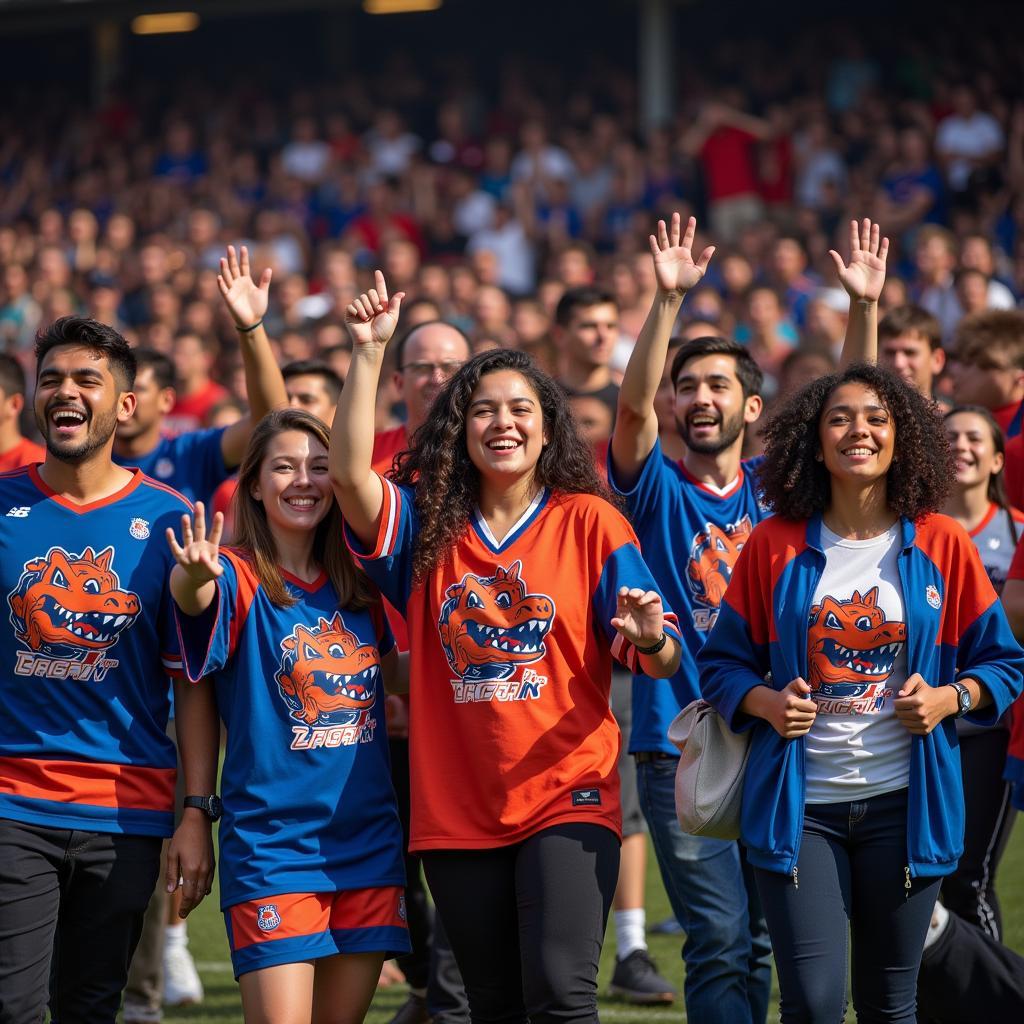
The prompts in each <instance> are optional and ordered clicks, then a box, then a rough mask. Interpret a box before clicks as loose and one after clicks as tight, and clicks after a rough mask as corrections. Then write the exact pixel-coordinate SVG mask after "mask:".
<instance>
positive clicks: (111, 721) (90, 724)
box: [0, 466, 189, 836]
mask: <svg viewBox="0 0 1024 1024" xmlns="http://www.w3.org/2000/svg"><path fill="white" fill-rule="evenodd" d="M187 511H189V505H188V502H187V501H186V500H185V499H184V498H183V497H182V496H181V495H180V494H178V493H176V492H175V491H172V490H171V489H170V488H169V487H165V486H164V485H163V484H160V483H157V482H156V481H155V480H150V479H149V478H148V477H146V476H144V475H143V474H142V473H141V472H139V471H136V472H135V473H134V475H133V476H132V478H131V481H130V482H129V483H128V485H127V486H125V487H124V488H122V489H121V490H120V491H118V492H117V493H116V494H113V495H111V496H110V497H109V498H106V499H104V500H102V501H97V502H93V503H91V504H89V505H75V504H74V503H73V502H70V501H68V500H66V499H64V498H62V497H61V496H59V495H57V494H54V492H53V491H52V490H51V489H50V488H49V487H47V486H46V484H45V483H44V482H43V481H42V479H41V478H40V476H39V473H38V471H37V468H36V467H35V466H29V467H26V468H24V469H19V470H15V471H14V472H12V473H7V474H5V475H4V476H2V477H0V587H2V591H0V592H2V594H3V596H4V602H5V608H4V610H5V612H6V614H7V628H6V629H4V630H2V631H0V665H2V670H0V689H2V698H0V699H2V701H3V714H0V817H3V818H12V819H14V820H16V821H24V822H29V823H32V824H37V825H46V826H50V827H53V828H67V829H84V830H92V831H97V832H126V833H133V834H138V835H158V836H169V835H170V834H171V830H172V827H173V808H174V777H175V765H176V755H175V750H174V744H173V743H171V741H170V740H169V739H168V737H167V734H166V728H167V710H168V701H167V674H168V673H176V672H180V668H181V660H180V656H179V654H178V641H177V634H176V632H175V629H174V618H173V614H172V609H171V598H170V594H169V593H168V590H167V578H168V574H169V573H170V569H171V566H172V565H173V561H174V560H173V557H172V556H171V553H170V550H169V549H168V547H167V544H166V542H165V540H164V531H165V530H166V529H167V527H168V526H175V527H176V526H177V525H178V524H179V523H180V521H181V516H182V514H183V513H185V512H187Z"/></svg>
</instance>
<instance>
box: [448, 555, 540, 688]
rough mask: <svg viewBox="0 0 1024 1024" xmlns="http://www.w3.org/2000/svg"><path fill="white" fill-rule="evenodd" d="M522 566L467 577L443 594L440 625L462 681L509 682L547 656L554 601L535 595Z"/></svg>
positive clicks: (450, 659) (513, 565)
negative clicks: (522, 667)
mask: <svg viewBox="0 0 1024 1024" xmlns="http://www.w3.org/2000/svg"><path fill="white" fill-rule="evenodd" d="M521 569H522V562H513V563H512V565H510V566H509V567H508V568H507V569H504V568H502V567H501V566H498V567H497V569H496V570H495V573H494V575H493V576H474V575H473V574H472V573H466V575H465V576H463V577H462V582H461V583H453V584H452V585H451V586H450V587H449V588H448V589H447V591H445V602H444V604H442V605H441V613H440V615H439V616H438V620H437V630H438V632H439V633H440V635H441V644H442V645H443V647H444V653H445V656H446V657H447V658H448V664H449V665H450V666H451V669H452V671H453V672H454V673H456V675H458V676H459V677H460V678H462V679H507V678H508V677H509V676H511V675H512V673H513V672H515V670H516V666H517V665H529V664H530V663H531V662H534V661H540V659H541V658H543V657H544V654H545V647H544V637H545V636H547V634H548V631H549V630H550V629H551V626H552V624H553V622H554V620H555V602H554V601H552V600H551V598H550V597H548V596H547V595H546V594H531V593H529V592H528V589H527V586H526V581H525V580H522V579H520V578H519V571H520V570H521Z"/></svg>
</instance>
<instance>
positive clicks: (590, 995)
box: [422, 823, 619, 1024]
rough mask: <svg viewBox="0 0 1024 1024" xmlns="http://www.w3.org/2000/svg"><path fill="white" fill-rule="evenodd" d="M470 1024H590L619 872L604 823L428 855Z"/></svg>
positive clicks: (431, 879) (615, 845)
mask: <svg viewBox="0 0 1024 1024" xmlns="http://www.w3.org/2000/svg"><path fill="white" fill-rule="evenodd" d="M422 859H423V867H424V870H425V871H426V875H427V882H428V883H429V885H430V891H431V893H432V894H433V897H434V903H435V905H436V907H437V912H438V913H439V914H440V915H441V918H442V920H443V921H444V927H445V931H446V932H447V933H448V937H449V939H450V940H451V945H452V949H453V950H454V952H455V959H456V960H457V961H458V964H459V968H460V969H461V971H462V977H463V979H464V981H465V983H466V995H467V996H468V997H469V1008H470V1014H471V1017H472V1020H473V1022H474V1024H525V1022H526V1021H530V1022H531V1024H554V1022H556V1021H557V1022H559V1024H564V1022H567V1021H573V1022H579V1024H594V1022H596V1021H597V1019H598V1018H597V968H598V963H599V962H600V959H601V944H602V942H603V941H604V930H605V924H606V923H607V920H608V910H609V908H610V907H611V902H612V896H613V894H614V893H615V884H616V881H617V879H618V873H619V840H618V837H617V836H616V835H615V833H614V832H612V831H610V830H609V829H607V828H605V827H604V826H602V825H594V824H583V823H581V824H566V825H554V826H552V827H551V828H547V829H544V830H543V831H541V832H538V833H537V834H536V835H533V836H530V837H529V838H528V839H525V840H523V842H521V843H516V844H515V845H513V846H503V847H499V848H498V849H490V850H433V851H429V852H424V853H423V855H422Z"/></svg>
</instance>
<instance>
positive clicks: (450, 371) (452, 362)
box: [402, 359, 466, 380]
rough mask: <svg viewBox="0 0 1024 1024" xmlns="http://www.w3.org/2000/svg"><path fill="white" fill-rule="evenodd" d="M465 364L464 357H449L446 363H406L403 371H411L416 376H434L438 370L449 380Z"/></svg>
mask: <svg viewBox="0 0 1024 1024" xmlns="http://www.w3.org/2000/svg"><path fill="white" fill-rule="evenodd" d="M465 365H466V361H465V360H464V359H449V360H448V362H446V363H406V364H405V366H403V367H402V373H411V374H412V375H413V376H414V377H433V376H434V371H435V370H437V371H439V372H440V374H441V376H442V377H444V378H445V379H446V380H447V379H448V378H449V377H451V376H453V375H454V374H456V373H458V372H459V370H461V369H462V367H463V366H465Z"/></svg>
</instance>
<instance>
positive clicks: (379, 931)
mask: <svg viewBox="0 0 1024 1024" xmlns="http://www.w3.org/2000/svg"><path fill="white" fill-rule="evenodd" d="M405 917H406V915H405V888H404V887H403V886H400V885H390V886H378V887H375V888H371V889H346V890H344V891H342V892H319V893H306V892H292V893H284V894H283V895H281V896H266V897H264V898H263V899H258V900H248V901H247V902H245V903H236V904H235V905H234V906H233V907H228V909H227V910H225V911H224V922H225V925H226V926H227V932H228V944H229V945H230V947H231V965H232V967H233V969H234V972H235V977H236V978H237V977H239V975H242V974H245V973H247V972H248V971H258V970H261V969H262V968H264V967H276V966H278V965H279V964H293V963H301V962H303V961H306V960H316V959H318V958H320V957H325V956H335V955H336V954H338V953H378V952H380V953H385V954H386V955H387V956H388V957H391V956H396V955H399V954H402V953H408V952H409V951H410V950H411V948H412V947H411V945H410V943H409V928H408V925H407V924H406V920H405Z"/></svg>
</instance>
